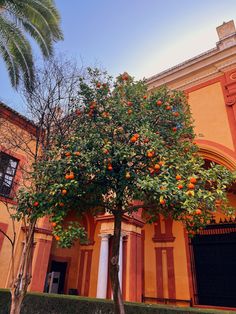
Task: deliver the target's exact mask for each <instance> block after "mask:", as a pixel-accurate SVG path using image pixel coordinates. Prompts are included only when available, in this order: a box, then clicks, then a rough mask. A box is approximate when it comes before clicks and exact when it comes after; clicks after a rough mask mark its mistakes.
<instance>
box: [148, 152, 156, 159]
mask: <svg viewBox="0 0 236 314" xmlns="http://www.w3.org/2000/svg"><path fill="white" fill-rule="evenodd" d="M154 155H155V153H154V151H148V152H147V156H148V158H152V157H154Z"/></svg>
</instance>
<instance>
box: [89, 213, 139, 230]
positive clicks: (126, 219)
mask: <svg viewBox="0 0 236 314" xmlns="http://www.w3.org/2000/svg"><path fill="white" fill-rule="evenodd" d="M95 221H101V222H113V221H114V216H113V215H99V216H97V217H95ZM122 222H125V223H127V224H130V225H134V226H136V227H140V228H142V227H143V226H144V224H145V222H144V221H143V220H142V219H141V218H140V219H138V218H137V217H131V216H127V215H123V216H122Z"/></svg>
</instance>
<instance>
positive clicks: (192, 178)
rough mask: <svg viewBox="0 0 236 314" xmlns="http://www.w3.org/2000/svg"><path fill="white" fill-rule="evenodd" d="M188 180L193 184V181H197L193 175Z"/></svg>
mask: <svg viewBox="0 0 236 314" xmlns="http://www.w3.org/2000/svg"><path fill="white" fill-rule="evenodd" d="M189 181H190V182H191V183H193V184H195V183H196V182H197V179H196V178H194V177H191V178H190V179H189Z"/></svg>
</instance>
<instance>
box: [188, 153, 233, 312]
mask: <svg viewBox="0 0 236 314" xmlns="http://www.w3.org/2000/svg"><path fill="white" fill-rule="evenodd" d="M200 152H201V154H202V156H203V157H204V158H205V168H209V167H210V164H211V162H214V163H216V164H221V165H224V166H225V167H227V168H228V169H229V170H235V163H234V162H232V160H230V159H228V158H226V157H224V155H223V154H220V153H216V152H215V151H210V150H207V149H201V148H200ZM235 191H236V187H235V186H233V187H231V188H230V190H228V192H229V201H230V203H232V205H233V206H234V207H235V206H236V196H235V194H236V193H235ZM189 243H190V252H191V263H192V275H193V286H194V287H193V290H194V291H193V294H194V295H193V301H194V304H198V305H208V306H209V305H210V306H220V307H236V297H235V292H234V290H235V288H234V287H235V282H236V267H235V265H236V220H235V219H232V218H229V217H228V218H227V217H225V215H224V214H223V212H222V211H221V209H220V208H219V211H218V212H217V213H215V215H214V216H212V220H211V221H210V222H209V225H208V226H207V227H206V228H205V229H204V230H201V231H200V232H199V233H198V234H197V235H195V236H194V237H193V238H192V239H191V240H190V242H189Z"/></svg>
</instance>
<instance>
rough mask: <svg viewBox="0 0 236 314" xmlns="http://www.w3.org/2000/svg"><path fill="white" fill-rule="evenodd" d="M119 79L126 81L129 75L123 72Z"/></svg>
mask: <svg viewBox="0 0 236 314" xmlns="http://www.w3.org/2000/svg"><path fill="white" fill-rule="evenodd" d="M121 79H122V80H123V81H128V79H129V74H128V73H126V72H124V73H123V74H122V76H121Z"/></svg>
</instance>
